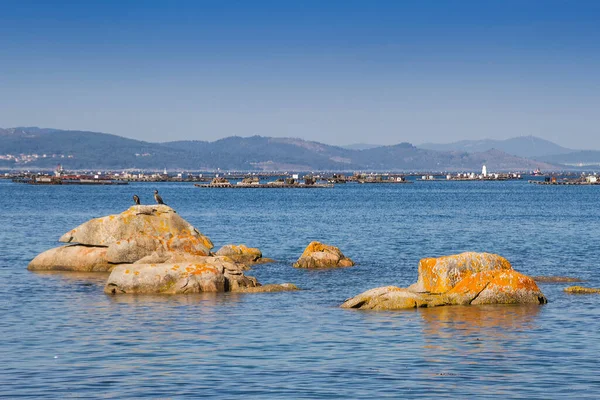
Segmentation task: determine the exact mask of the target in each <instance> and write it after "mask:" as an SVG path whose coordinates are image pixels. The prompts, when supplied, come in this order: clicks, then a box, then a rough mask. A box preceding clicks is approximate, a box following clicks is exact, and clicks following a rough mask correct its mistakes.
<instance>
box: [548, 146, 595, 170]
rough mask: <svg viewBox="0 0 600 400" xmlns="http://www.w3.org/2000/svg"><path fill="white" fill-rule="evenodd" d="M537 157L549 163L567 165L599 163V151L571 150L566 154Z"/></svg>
mask: <svg viewBox="0 0 600 400" xmlns="http://www.w3.org/2000/svg"><path fill="white" fill-rule="evenodd" d="M539 159H540V160H542V161H545V162H549V163H556V164H564V165H569V166H581V167H584V166H588V165H589V166H592V165H595V166H598V165H600V151H597V150H581V151H573V152H571V153H567V154H554V155H550V156H545V157H540V158H539Z"/></svg>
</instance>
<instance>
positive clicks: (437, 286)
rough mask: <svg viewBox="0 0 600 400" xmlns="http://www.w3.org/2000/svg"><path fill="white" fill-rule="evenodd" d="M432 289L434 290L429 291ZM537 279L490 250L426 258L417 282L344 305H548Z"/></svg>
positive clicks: (383, 289) (372, 292) (374, 291)
mask: <svg viewBox="0 0 600 400" xmlns="http://www.w3.org/2000/svg"><path fill="white" fill-rule="evenodd" d="M427 289H430V290H427ZM547 302H548V300H547V299H546V297H545V296H544V294H543V293H542V292H541V291H540V289H539V288H538V286H537V284H536V283H535V281H534V280H533V279H532V278H530V277H528V276H525V275H523V274H520V273H518V272H516V271H514V270H513V269H512V267H511V265H510V263H509V262H508V260H506V259H505V258H503V257H500V256H498V255H495V254H488V253H463V254H459V255H456V256H447V257H440V258H437V259H436V258H425V259H423V260H421V262H420V263H419V278H418V281H417V283H415V284H413V285H411V286H410V287H408V288H406V289H404V288H399V287H396V286H385V287H380V288H375V289H371V290H368V291H366V292H364V293H362V294H359V295H358V296H356V297H353V298H351V299H348V300H346V301H345V302H344V303H343V304H342V305H341V307H342V308H358V309H369V310H399V309H407V308H417V307H438V306H448V305H470V304H472V305H479V304H545V303H547Z"/></svg>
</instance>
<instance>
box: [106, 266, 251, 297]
mask: <svg viewBox="0 0 600 400" xmlns="http://www.w3.org/2000/svg"><path fill="white" fill-rule="evenodd" d="M257 285H258V282H257V281H256V278H253V277H248V276H245V275H244V274H243V273H242V271H241V270H240V268H239V265H238V264H235V263H232V262H227V261H224V260H222V259H221V258H217V257H204V258H199V259H198V260H197V262H194V263H181V264H123V265H119V266H117V267H116V268H114V269H113V271H112V273H111V274H110V276H109V277H108V281H107V283H106V286H105V288H104V291H105V293H109V294H125V293H129V294H135V293H139V294H142V293H154V294H160V293H164V294H177V293H199V292H226V291H236V290H240V288H244V287H254V286H257Z"/></svg>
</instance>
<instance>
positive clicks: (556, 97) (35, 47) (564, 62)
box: [0, 0, 600, 149]
mask: <svg viewBox="0 0 600 400" xmlns="http://www.w3.org/2000/svg"><path fill="white" fill-rule="evenodd" d="M13 126H42V127H52V128H62V129H77V130H93V131H100V132H108V133H114V134H118V135H122V136H127V137H131V138H136V139H143V140H148V141H167V140H177V139H198V140H214V139H218V138H221V137H225V136H230V135H239V136H251V135H264V136H293V137H301V138H304V139H309V140H318V141H322V142H326V143H332V144H350V143H357V142H366V143H377V144H393V143H398V142H402V141H409V142H412V143H415V144H418V143H423V142H449V141H454V140H460V139H478V138H496V139H502V138H508V137H514V136H520V135H536V136H540V137H543V138H546V139H549V140H552V141H555V142H557V143H559V144H562V145H565V146H570V147H577V148H590V149H591V148H600V1H584V0H582V1H566V0H565V1H556V0H539V1H533V0H516V1H513V0H498V1H486V0H476V1H468V0H464V1H440V0H435V1H434V0H430V1H428V0H412V1H410V0H405V1H402V0H396V1H374V0H373V1H368V0H364V1H353V0H343V1H323V0H318V1H300V0H298V1H283V0H277V1H260V0H248V1H228V0H216V1H152V0H144V1H127V0H121V1H110V0H105V1H76V0H72V1H60V0H55V1H37V2H34V1H28V0H15V1H12V0H0V127H13Z"/></svg>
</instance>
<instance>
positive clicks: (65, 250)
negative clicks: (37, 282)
mask: <svg viewBox="0 0 600 400" xmlns="http://www.w3.org/2000/svg"><path fill="white" fill-rule="evenodd" d="M106 252H107V248H106V247H91V246H81V245H69V246H62V247H56V248H54V249H50V250H47V251H45V252H43V253H41V254H39V255H38V256H36V257H35V258H34V259H33V260H32V261H31V262H30V263H29V266H28V267H27V268H28V269H29V270H31V271H79V272H110V271H111V270H112V269H113V268H114V267H115V265H114V264H111V263H109V262H108V258H107V256H106Z"/></svg>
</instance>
